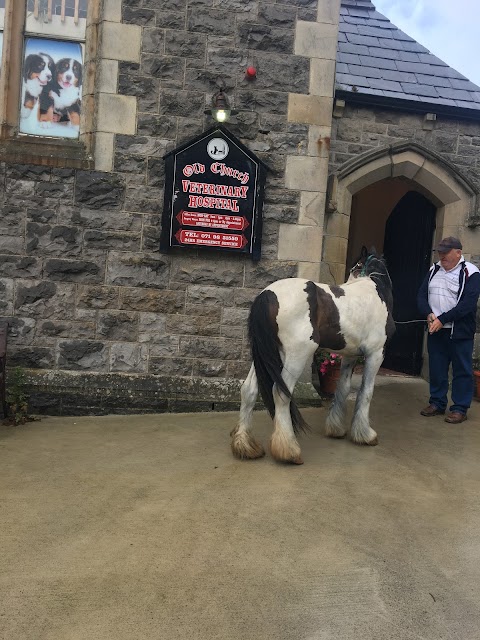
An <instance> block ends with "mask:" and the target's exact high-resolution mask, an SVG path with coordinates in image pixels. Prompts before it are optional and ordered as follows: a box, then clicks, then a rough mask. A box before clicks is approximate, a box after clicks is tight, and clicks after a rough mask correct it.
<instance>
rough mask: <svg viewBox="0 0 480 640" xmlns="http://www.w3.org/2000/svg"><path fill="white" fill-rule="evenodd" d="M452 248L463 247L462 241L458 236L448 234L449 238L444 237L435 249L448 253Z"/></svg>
mask: <svg viewBox="0 0 480 640" xmlns="http://www.w3.org/2000/svg"><path fill="white" fill-rule="evenodd" d="M451 249H463V247H462V243H461V242H460V240H459V239H458V238H454V237H453V236H448V238H444V239H443V240H441V241H440V242H439V243H438V245H437V246H436V247H435V251H443V252H445V253H447V252H448V251H450V250H451Z"/></svg>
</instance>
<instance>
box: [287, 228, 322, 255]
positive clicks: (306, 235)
mask: <svg viewBox="0 0 480 640" xmlns="http://www.w3.org/2000/svg"><path fill="white" fill-rule="evenodd" d="M322 238H323V229H321V228H320V227H312V226H307V225H292V224H280V234H279V238H278V259H279V260H297V261H298V262H320V259H321V256H322Z"/></svg>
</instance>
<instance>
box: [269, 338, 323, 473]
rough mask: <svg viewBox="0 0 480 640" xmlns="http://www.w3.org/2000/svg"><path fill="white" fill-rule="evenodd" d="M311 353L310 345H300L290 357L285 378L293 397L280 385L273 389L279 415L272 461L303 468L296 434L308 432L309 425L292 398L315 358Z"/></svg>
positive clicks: (286, 364) (275, 426) (274, 426)
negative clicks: (308, 364) (306, 366)
mask: <svg viewBox="0 0 480 640" xmlns="http://www.w3.org/2000/svg"><path fill="white" fill-rule="evenodd" d="M311 351H312V350H311V345H310V344H309V343H308V342H307V344H306V347H303V348H302V346H301V345H298V346H297V348H296V349H294V350H292V353H290V354H287V355H286V357H285V362H284V366H283V370H282V378H283V380H284V382H285V386H286V387H287V389H288V391H289V392H290V397H287V395H286V394H285V393H284V392H283V391H282V390H281V389H279V388H278V385H277V384H275V385H274V387H273V399H274V402H275V415H274V417H273V429H274V430H273V434H272V438H271V440H270V451H271V453H272V457H273V458H275V460H278V461H279V462H291V463H293V464H303V460H302V455H301V451H300V445H299V444H298V441H297V438H296V434H297V433H298V432H299V431H302V430H303V431H305V430H307V429H308V425H307V424H306V423H305V422H304V420H303V418H302V417H301V415H300V413H299V412H298V409H297V408H296V406H295V405H294V404H293V403H292V400H291V394H292V393H293V390H294V388H295V385H296V383H297V380H298V379H299V377H300V376H301V374H302V372H303V370H304V368H305V365H306V363H307V362H308V360H309V358H311V357H312V355H313V354H312V353H311ZM292 412H293V413H292Z"/></svg>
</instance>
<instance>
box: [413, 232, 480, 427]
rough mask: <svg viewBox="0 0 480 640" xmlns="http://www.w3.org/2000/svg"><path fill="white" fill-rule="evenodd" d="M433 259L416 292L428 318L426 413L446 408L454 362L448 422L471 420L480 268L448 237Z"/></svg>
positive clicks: (453, 239) (424, 412)
mask: <svg viewBox="0 0 480 640" xmlns="http://www.w3.org/2000/svg"><path fill="white" fill-rule="evenodd" d="M436 251H437V252H438V257H439V258H440V260H439V261H438V262H437V263H436V264H434V265H433V266H432V267H431V268H430V271H429V273H428V274H427V276H426V278H425V280H424V281H423V283H422V285H421V287H420V290H419V292H418V297H417V303H418V308H419V310H420V313H421V314H422V315H423V316H425V317H426V319H427V323H428V334H429V335H428V356H429V365H430V404H429V405H428V407H425V409H422V411H420V413H421V415H422V416H428V417H430V416H436V415H443V414H444V413H445V409H446V407H447V392H448V370H449V367H450V363H451V364H452V373H453V379H452V405H451V407H450V412H449V413H448V414H447V416H446V418H445V422H449V423H451V424H459V423H461V422H463V421H464V420H466V419H467V411H468V409H469V407H470V404H471V401H472V397H473V373H472V356H473V339H474V335H475V316H476V311H477V301H478V297H479V294H480V272H479V270H478V268H477V267H476V266H475V265H474V264H472V263H471V262H466V260H465V258H464V257H463V255H462V243H461V242H460V240H458V238H454V237H452V236H449V237H448V238H444V239H443V240H442V241H441V242H440V244H439V245H438V246H437V248H436Z"/></svg>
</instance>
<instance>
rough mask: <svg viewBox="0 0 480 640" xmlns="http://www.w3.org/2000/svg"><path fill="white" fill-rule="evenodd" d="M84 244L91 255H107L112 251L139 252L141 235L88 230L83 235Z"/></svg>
mask: <svg viewBox="0 0 480 640" xmlns="http://www.w3.org/2000/svg"><path fill="white" fill-rule="evenodd" d="M83 244H84V248H85V250H86V251H88V252H89V253H92V254H93V253H98V252H100V253H105V252H107V251H110V250H112V249H116V250H118V251H138V250H139V249H140V244H141V237H140V233H121V232H117V231H100V230H97V229H92V230H87V231H85V233H84V234H83Z"/></svg>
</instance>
